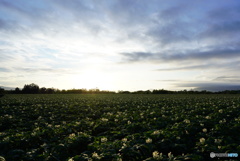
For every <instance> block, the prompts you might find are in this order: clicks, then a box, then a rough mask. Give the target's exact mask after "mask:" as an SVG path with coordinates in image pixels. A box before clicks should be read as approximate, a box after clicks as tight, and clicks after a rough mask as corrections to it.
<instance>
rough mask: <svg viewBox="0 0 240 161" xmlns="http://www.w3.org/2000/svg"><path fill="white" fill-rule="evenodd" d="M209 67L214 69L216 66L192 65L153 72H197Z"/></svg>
mask: <svg viewBox="0 0 240 161" xmlns="http://www.w3.org/2000/svg"><path fill="white" fill-rule="evenodd" d="M211 67H216V66H213V65H193V66H183V67H176V68H164V69H157V70H155V71H177V70H199V69H209V68H211Z"/></svg>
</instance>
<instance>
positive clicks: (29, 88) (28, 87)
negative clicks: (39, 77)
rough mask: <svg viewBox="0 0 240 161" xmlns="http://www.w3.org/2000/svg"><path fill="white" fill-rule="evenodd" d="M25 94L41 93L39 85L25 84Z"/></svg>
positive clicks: (23, 90)
mask: <svg viewBox="0 0 240 161" xmlns="http://www.w3.org/2000/svg"><path fill="white" fill-rule="evenodd" d="M22 92H23V93H29V94H36V93H39V86H38V85H37V84H34V83H31V84H25V85H24V87H23V89H22Z"/></svg>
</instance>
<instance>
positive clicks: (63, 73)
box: [0, 0, 240, 91]
mask: <svg viewBox="0 0 240 161" xmlns="http://www.w3.org/2000/svg"><path fill="white" fill-rule="evenodd" d="M239 17H240V1H238V0H218V1H213V0H212V1H206V0H205V1H200V0H196V1H191V0H170V1H166V0H147V1H146V0H75V1H66V0H34V1H32V0H19V1H15V0H0V86H5V87H23V86H24V84H29V83H36V84H38V85H39V86H40V87H42V86H45V87H55V88H59V89H69V88H87V89H90V88H96V87H97V88H99V89H101V90H115V91H117V90H130V91H134V90H148V89H162V88H164V89H170V90H182V89H211V90H215V89H237V88H240V83H239V82H240V74H239V73H240V72H239V69H240V19H239ZM220 87H221V88H220Z"/></svg>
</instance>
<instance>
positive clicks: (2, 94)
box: [0, 87, 5, 97]
mask: <svg viewBox="0 0 240 161" xmlns="http://www.w3.org/2000/svg"><path fill="white" fill-rule="evenodd" d="M4 92H5V91H4V89H3V88H1V87H0V97H2V96H4Z"/></svg>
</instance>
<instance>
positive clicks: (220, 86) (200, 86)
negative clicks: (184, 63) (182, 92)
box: [176, 82, 240, 92]
mask: <svg viewBox="0 0 240 161" xmlns="http://www.w3.org/2000/svg"><path fill="white" fill-rule="evenodd" d="M176 86H177V87H183V88H184V87H185V88H192V89H194V90H200V91H201V90H208V91H214V92H216V91H224V90H240V84H239V83H238V84H237V83H234V84H233V83H217V82H210V83H209V82H207V83H206V82H185V83H179V84H176Z"/></svg>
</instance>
